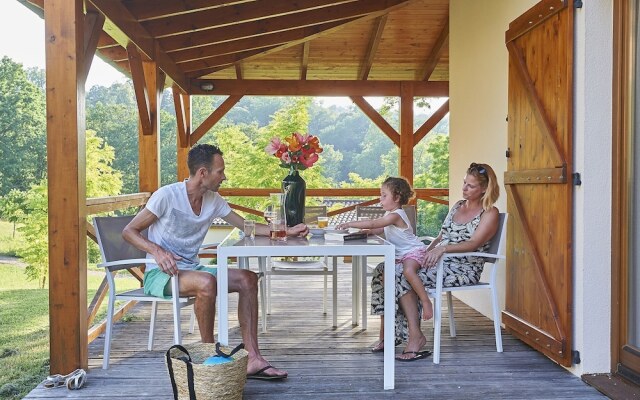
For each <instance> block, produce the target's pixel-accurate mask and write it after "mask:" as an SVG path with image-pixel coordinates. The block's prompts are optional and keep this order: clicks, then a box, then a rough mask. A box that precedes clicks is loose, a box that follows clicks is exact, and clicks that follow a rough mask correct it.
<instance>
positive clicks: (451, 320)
mask: <svg viewBox="0 0 640 400" xmlns="http://www.w3.org/2000/svg"><path fill="white" fill-rule="evenodd" d="M447 307H448V309H449V333H450V334H451V337H456V319H455V317H454V316H453V296H452V295H451V292H447Z"/></svg>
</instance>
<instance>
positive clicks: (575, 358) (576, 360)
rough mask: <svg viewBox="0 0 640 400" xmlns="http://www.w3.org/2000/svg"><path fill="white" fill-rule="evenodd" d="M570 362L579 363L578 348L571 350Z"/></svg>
mask: <svg viewBox="0 0 640 400" xmlns="http://www.w3.org/2000/svg"><path fill="white" fill-rule="evenodd" d="M571 362H572V363H573V364H580V352H579V351H578V350H571Z"/></svg>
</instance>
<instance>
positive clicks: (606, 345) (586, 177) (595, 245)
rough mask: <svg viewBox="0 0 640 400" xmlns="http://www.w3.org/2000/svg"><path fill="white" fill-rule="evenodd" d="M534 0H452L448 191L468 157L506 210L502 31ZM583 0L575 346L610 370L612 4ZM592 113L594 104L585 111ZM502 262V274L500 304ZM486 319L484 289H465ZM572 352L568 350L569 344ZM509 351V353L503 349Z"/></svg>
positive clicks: (597, 368) (455, 187)
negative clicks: (489, 177)
mask: <svg viewBox="0 0 640 400" xmlns="http://www.w3.org/2000/svg"><path fill="white" fill-rule="evenodd" d="M536 2H537V1H535V0H483V1H475V0H451V3H450V39H449V52H450V78H449V81H450V88H449V91H450V154H451V156H450V168H449V172H450V179H449V181H450V185H449V186H450V190H451V195H450V199H451V202H452V203H453V202H455V201H457V200H458V199H459V198H460V192H461V182H462V178H463V176H464V172H465V169H466V168H467V166H468V165H469V163H470V162H474V161H475V162H485V163H488V164H490V165H492V166H493V167H494V169H495V171H496V173H497V175H498V179H499V181H500V187H501V190H502V196H501V198H500V200H499V202H498V204H497V206H498V208H499V209H500V210H501V211H506V197H505V195H504V185H503V179H502V178H503V173H504V171H505V168H506V159H505V150H506V149H507V123H506V120H505V119H506V115H507V79H508V77H507V65H508V53H507V50H506V47H505V44H504V33H505V31H506V30H507V28H508V25H509V22H510V21H512V20H513V19H515V18H516V17H517V16H518V15H520V14H522V13H523V12H524V11H526V10H527V9H528V8H529V7H531V6H532V5H534V4H535V3H536ZM611 3H612V0H604V1H598V2H587V3H585V4H586V7H584V8H582V9H579V10H576V20H575V21H576V45H575V65H576V67H575V110H574V118H575V119H574V121H575V130H574V131H575V133H574V141H575V143H574V164H575V170H576V171H578V172H580V173H581V174H582V181H583V184H582V185H581V186H579V187H576V189H575V192H574V193H575V198H574V210H575V211H574V219H575V222H574V244H573V249H574V250H573V256H574V309H573V312H574V315H573V316H574V323H573V326H574V332H573V346H572V347H573V350H578V351H580V356H581V363H580V364H578V365H574V366H573V367H572V368H571V369H570V370H571V371H572V372H573V373H574V374H576V375H582V374H584V373H594V372H609V362H610V361H609V360H610V324H611V312H610V310H611V304H610V298H611V289H610V288H611V243H610V231H611V218H610V211H609V210H611V184H610V180H611V79H612V78H611V65H612V61H611V52H612V50H611V31H612V24H611V15H612V12H611V9H612V6H611ZM587 110H588V111H587ZM504 276H505V275H504V269H503V271H501V274H500V276H499V287H500V288H501V290H500V291H501V296H500V302H501V307H502V308H504V282H505V279H504ZM459 297H460V298H461V299H462V300H463V301H465V302H466V303H468V304H470V305H471V306H472V307H474V308H476V309H477V310H479V311H480V312H482V313H483V314H485V315H487V316H490V315H491V308H490V302H489V301H488V296H486V295H485V296H483V295H482V294H477V295H476V294H473V293H467V294H461V295H460V296H459ZM570 350H571V349H570ZM507 351H508V350H507Z"/></svg>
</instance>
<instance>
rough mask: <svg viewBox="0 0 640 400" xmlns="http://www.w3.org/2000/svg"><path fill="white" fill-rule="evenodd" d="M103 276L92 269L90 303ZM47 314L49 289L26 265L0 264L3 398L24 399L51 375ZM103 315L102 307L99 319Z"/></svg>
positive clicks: (125, 284)
mask: <svg viewBox="0 0 640 400" xmlns="http://www.w3.org/2000/svg"><path fill="white" fill-rule="evenodd" d="M0 222H1V221H0ZM0 234H1V233H0ZM0 243H1V240H0ZM103 276H104V273H100V272H98V271H95V267H93V268H90V270H89V274H88V278H87V287H88V292H89V293H88V296H87V297H88V300H87V303H89V302H90V301H91V299H92V298H93V295H94V293H95V291H96V288H97V287H98V285H99V284H100V282H101V281H102V277H103ZM117 281H118V289H120V288H123V289H125V288H135V287H137V286H138V281H137V280H135V279H134V278H132V277H121V278H118V279H117ZM106 302H107V299H106V298H105V300H104V301H103V306H102V308H103V309H104V306H105V305H106ZM48 313H49V292H48V289H39V288H38V285H37V284H36V283H35V282H30V281H27V280H26V276H25V274H24V268H22V267H19V266H16V265H8V264H2V263H0V371H2V372H1V373H0V399H21V398H22V397H24V396H25V395H26V394H27V393H29V392H30V391H31V390H32V389H33V388H34V387H36V386H37V385H38V384H39V383H40V382H41V381H42V380H43V379H45V378H46V377H47V375H48V374H49V314H48ZM104 315H105V312H104V310H103V311H102V312H101V313H100V314H99V316H98V318H97V319H96V320H97V321H99V320H100V319H101V318H104Z"/></svg>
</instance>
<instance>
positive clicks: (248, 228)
mask: <svg viewBox="0 0 640 400" xmlns="http://www.w3.org/2000/svg"><path fill="white" fill-rule="evenodd" d="M243 232H244V237H246V238H249V239H251V240H254V239H255V238H256V223H255V221H251V220H245V221H244V230H243Z"/></svg>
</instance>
